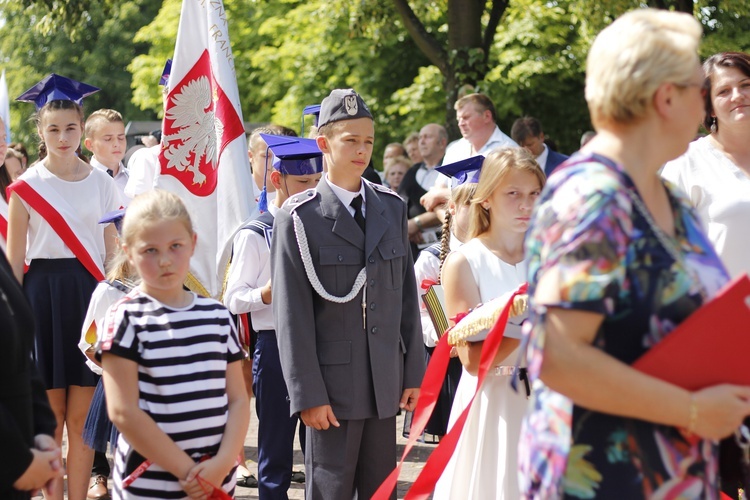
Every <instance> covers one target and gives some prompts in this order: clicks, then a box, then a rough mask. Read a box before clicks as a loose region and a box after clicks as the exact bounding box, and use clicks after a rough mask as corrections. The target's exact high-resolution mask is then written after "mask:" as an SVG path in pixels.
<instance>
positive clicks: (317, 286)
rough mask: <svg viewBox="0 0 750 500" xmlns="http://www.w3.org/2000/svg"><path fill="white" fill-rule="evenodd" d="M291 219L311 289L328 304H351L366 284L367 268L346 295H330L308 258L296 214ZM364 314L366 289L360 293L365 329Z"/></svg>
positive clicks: (305, 242)
mask: <svg viewBox="0 0 750 500" xmlns="http://www.w3.org/2000/svg"><path fill="white" fill-rule="evenodd" d="M292 219H293V221H294V235H295V236H296V237H297V247H299V254H300V257H302V264H303V265H304V266H305V273H306V274H307V279H308V280H309V281H310V284H311V285H312V287H313V289H314V290H315V291H316V292H317V293H318V295H320V296H321V297H323V298H324V299H325V300H327V301H329V302H334V303H336V304H346V303H347V302H351V301H352V300H353V299H354V297H356V296H357V295H358V294H359V291H360V290H362V289H363V287H364V285H365V283H366V282H367V268H366V267H363V268H362V270H361V271H360V272H359V274H358V275H357V279H355V280H354V285H353V286H352V289H351V291H350V292H349V293H348V294H346V295H345V296H343V297H337V296H335V295H331V294H330V293H328V292H327V291H326V289H325V288H324V287H323V283H321V282H320V279H319V278H318V274H317V273H316V272H315V267H314V266H313V262H312V257H311V256H310V247H309V246H308V244H307V234H306V233H305V227H304V225H303V224H302V221H301V220H300V218H299V216H298V215H297V213H296V212H292ZM366 314H367V288H364V292H363V293H362V328H366V327H367V322H366V320H367V316H366Z"/></svg>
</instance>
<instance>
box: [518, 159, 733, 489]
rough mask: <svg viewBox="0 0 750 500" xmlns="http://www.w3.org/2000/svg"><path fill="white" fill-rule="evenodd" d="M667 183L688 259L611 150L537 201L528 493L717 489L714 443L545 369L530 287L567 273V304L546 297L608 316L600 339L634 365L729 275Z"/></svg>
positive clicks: (523, 455) (552, 183)
mask: <svg viewBox="0 0 750 500" xmlns="http://www.w3.org/2000/svg"><path fill="white" fill-rule="evenodd" d="M665 185H666V187H667V191H668V193H669V199H670V203H671V206H672V210H673V212H674V223H675V232H676V237H675V239H674V240H673V243H674V245H675V248H678V249H679V251H681V252H682V254H683V255H684V259H683V264H680V263H678V262H675V260H674V259H673V258H672V257H671V256H670V254H669V253H668V252H667V250H665V248H664V247H663V246H662V244H661V243H660V242H659V240H658V239H657V237H656V235H655V233H654V231H653V230H652V228H651V227H650V226H649V223H648V221H646V220H645V219H644V217H643V216H642V215H641V213H640V212H639V211H638V210H637V209H636V206H635V205H634V203H633V200H632V198H631V197H630V196H629V194H628V192H627V190H633V192H634V193H636V195H637V190H636V188H635V186H634V185H633V182H632V180H631V179H630V177H629V176H628V175H627V174H626V173H625V171H624V170H623V169H622V167H621V166H619V165H616V164H615V163H614V162H612V161H611V160H609V159H607V158H604V157H602V156H599V155H577V156H574V157H573V158H571V160H569V161H568V163H567V165H566V166H565V167H564V168H562V169H560V170H559V172H558V171H556V173H555V175H553V176H552V177H551V178H550V180H549V182H548V183H547V186H546V188H545V190H544V192H543V193H542V196H541V197H540V200H539V201H538V204H537V207H536V210H535V213H534V216H533V218H532V224H531V227H530V229H529V231H528V233H527V239H526V252H527V257H528V258H529V283H530V289H529V296H530V297H532V300H531V316H530V321H529V322H527V328H526V329H525V339H524V342H525V343H526V346H527V356H528V366H529V374H530V377H531V380H532V383H533V391H532V392H533V395H532V398H533V400H532V404H531V405H530V407H529V412H528V413H527V415H526V419H525V420H524V424H523V430H522V433H521V442H520V446H519V454H520V456H519V466H520V469H521V483H520V486H521V491H522V492H523V495H524V498H527V499H532V498H533V499H544V500H548V499H554V498H561V497H564V498H567V499H572V498H604V499H611V498H627V499H639V498H649V499H651V498H665V499H666V498H675V499H682V500H684V499H698V498H700V499H714V498H718V447H717V446H716V444H715V443H713V442H711V441H708V440H697V439H696V438H690V439H688V438H687V436H686V435H685V434H683V433H682V432H681V431H680V430H679V429H677V428H674V427H669V426H665V425H657V424H653V423H650V422H645V421H642V420H637V419H633V418H624V417H618V416H613V415H608V414H604V413H599V412H595V411H590V410H586V409H584V408H581V407H579V406H577V405H575V404H574V403H573V402H572V401H571V400H570V399H568V398H567V397H565V396H563V395H561V394H559V393H556V392H554V391H552V390H551V389H549V388H547V387H546V386H545V385H544V383H543V382H542V381H541V380H539V378H538V376H539V371H540V368H541V365H542V358H543V348H544V337H545V330H544V319H545V308H544V307H543V306H541V305H539V304H535V303H534V301H533V295H534V291H535V284H536V283H538V282H539V279H540V278H541V277H542V276H543V275H544V274H545V273H546V272H548V271H550V270H554V271H555V272H558V273H559V275H560V283H562V285H561V286H562V289H561V290H560V300H561V301H560V303H558V304H548V305H554V306H555V307H562V308H566V309H575V310H583V311H591V312H595V313H599V314H601V315H603V316H604V321H603V323H602V325H601V327H600V328H599V331H598V332H597V334H596V337H595V339H594V342H593V345H594V346H596V347H597V348H599V349H601V350H603V351H605V352H606V353H607V354H609V355H610V356H612V357H614V358H616V359H618V360H620V361H622V362H624V363H628V364H630V363H632V362H634V361H635V360H636V359H638V358H639V357H640V356H641V355H643V354H644V353H645V352H646V351H648V350H649V348H651V347H652V346H654V345H656V344H657V343H658V342H659V341H660V340H662V339H663V338H664V337H665V336H667V335H668V334H669V333H670V332H671V331H672V330H673V329H674V328H675V326H676V325H678V324H679V323H680V322H681V321H683V320H684V319H685V318H686V317H687V316H689V315H690V314H691V313H692V312H693V311H695V310H696V309H697V308H698V307H700V305H701V304H702V302H703V295H702V294H701V291H704V292H706V293H707V294H708V296H711V295H713V294H714V293H715V292H716V291H717V290H718V288H720V287H721V286H722V285H723V284H725V283H726V282H727V280H728V276H727V273H726V271H725V269H724V266H723V265H722V264H721V262H720V260H719V258H718V257H717V256H716V253H715V252H714V250H713V249H712V247H711V245H710V243H709V242H708V240H707V239H706V237H705V236H704V234H703V231H702V229H701V227H700V224H699V222H698V219H697V216H696V214H695V212H694V211H693V210H692V209H691V208H690V205H689V203H688V202H687V200H686V199H685V198H683V197H682V196H681V195H679V194H677V193H675V190H674V189H673V187H672V186H671V185H670V184H669V183H667V182H665ZM673 255H674V253H673ZM684 266H687V267H690V268H691V270H692V272H688V271H687V270H686V268H685V267H684ZM696 276H697V277H698V279H700V280H701V282H702V285H701V284H698V283H696V282H695V281H696V279H694V277H696ZM581 383H585V381H581ZM686 411H687V410H686Z"/></svg>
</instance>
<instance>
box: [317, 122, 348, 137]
mask: <svg viewBox="0 0 750 500" xmlns="http://www.w3.org/2000/svg"><path fill="white" fill-rule="evenodd" d="M343 126H344V123H343V122H330V123H326V124H325V125H323V126H322V127H318V135H322V136H323V137H325V138H327V139H330V138H331V137H333V136H334V135H336V134H337V133H338V132H339V130H341V129H342V128H343Z"/></svg>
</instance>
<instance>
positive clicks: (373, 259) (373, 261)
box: [367, 257, 375, 264]
mask: <svg viewBox="0 0 750 500" xmlns="http://www.w3.org/2000/svg"><path fill="white" fill-rule="evenodd" d="M367 261H368V262H369V263H370V264H375V257H370V258H369V259H367Z"/></svg>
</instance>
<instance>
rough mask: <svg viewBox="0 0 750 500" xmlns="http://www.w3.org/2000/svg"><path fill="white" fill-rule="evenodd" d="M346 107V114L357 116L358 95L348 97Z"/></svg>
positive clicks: (346, 97) (345, 102)
mask: <svg viewBox="0 0 750 500" xmlns="http://www.w3.org/2000/svg"><path fill="white" fill-rule="evenodd" d="M344 106H345V107H346V112H347V114H349V116H354V115H356V114H357V96H356V95H348V96H345V97H344Z"/></svg>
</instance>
